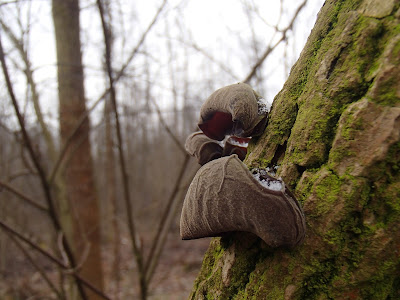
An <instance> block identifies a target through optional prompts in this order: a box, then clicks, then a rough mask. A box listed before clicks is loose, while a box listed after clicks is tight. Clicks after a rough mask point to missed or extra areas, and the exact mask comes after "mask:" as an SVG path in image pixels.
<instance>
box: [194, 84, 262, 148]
mask: <svg viewBox="0 0 400 300" xmlns="http://www.w3.org/2000/svg"><path fill="white" fill-rule="evenodd" d="M262 100H263V99H262V98H261V97H260V96H259V95H258V94H257V93H256V92H255V91H253V89H252V88H251V87H250V86H249V85H248V84H246V83H237V84H232V85H228V86H226V87H223V88H221V89H218V90H216V91H215V92H214V93H212V94H211V96H210V97H209V98H208V99H207V100H206V101H205V102H204V104H203V106H202V107H201V111H200V120H199V123H198V126H199V128H200V129H201V130H202V131H203V132H204V133H205V134H206V135H207V136H208V137H209V138H211V139H214V140H218V141H221V140H223V139H224V138H225V135H235V136H238V137H250V136H255V135H259V134H261V133H262V132H263V130H264V127H265V124H266V121H267V113H268V108H267V106H266V104H265V103H264V102H263V101H262Z"/></svg>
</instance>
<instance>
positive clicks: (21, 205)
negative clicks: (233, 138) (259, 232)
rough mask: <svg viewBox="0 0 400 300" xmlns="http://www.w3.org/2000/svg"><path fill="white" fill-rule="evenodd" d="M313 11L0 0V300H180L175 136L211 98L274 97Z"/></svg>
mask: <svg viewBox="0 0 400 300" xmlns="http://www.w3.org/2000/svg"><path fill="white" fill-rule="evenodd" d="M322 4H323V1H322V0H318V1H316V0H313V1H311V0H309V1H307V0H305V1H302V0H299V1H294V0H273V1H272V0H271V1H261V0H235V1H227V0H220V1H211V0H206V1H195V0H192V1H189V0H182V1H178V0H174V1H172V0H169V1H167V0H157V1H156V0H154V1H128V0H117V1H111V0H97V1H95V0H81V1H78V0H66V1H62V0H53V1H44V0H20V1H18V0H16V1H12V0H8V1H0V41H1V44H0V46H1V47H0V50H1V51H0V58H1V66H2V75H1V80H0V170H1V171H0V299H79V298H81V299H138V298H141V299H186V298H187V296H188V295H189V291H190V290H191V288H192V284H193V280H194V278H195V276H196V274H197V272H198V270H199V268H200V264H201V261H202V256H203V254H204V252H205V251H206V249H207V246H208V243H209V240H208V239H203V240H196V241H181V240H180V237H179V214H180V209H181V204H182V200H183V198H184V196H185V192H186V189H187V187H188V185H189V184H190V181H191V179H192V177H193V176H194V174H195V172H196V171H197V169H198V168H199V166H198V165H197V163H196V162H195V160H194V159H190V157H189V156H188V155H187V154H186V153H185V151H184V148H183V146H182V145H183V143H184V141H185V139H186V136H187V135H188V134H190V133H191V132H193V131H194V130H196V124H197V119H198V116H199V109H200V106H201V104H202V102H203V101H204V100H205V99H206V98H207V97H208V96H209V95H210V94H211V93H212V92H213V91H214V90H216V89H218V88H220V87H223V86H225V85H228V84H232V83H235V82H239V81H244V82H247V83H249V84H250V85H252V86H253V88H254V89H255V90H256V91H258V92H259V93H260V94H261V95H263V96H264V97H265V98H268V99H271V100H272V98H273V97H274V95H275V94H276V93H277V92H278V91H279V89H280V88H281V87H282V85H283V83H284V81H285V79H286V77H287V76H288V73H289V71H290V68H291V66H292V65H293V63H294V62H295V61H296V59H297V57H298V55H299V54H300V51H301V49H302V47H303V45H304V43H305V41H306V39H307V36H308V34H309V32H310V30H311V28H312V26H313V24H314V22H315V19H316V15H317V13H318V11H319V9H320V7H321V6H322ZM81 55H82V58H81Z"/></svg>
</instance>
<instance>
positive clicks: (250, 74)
mask: <svg viewBox="0 0 400 300" xmlns="http://www.w3.org/2000/svg"><path fill="white" fill-rule="evenodd" d="M306 4H307V0H305V1H304V2H303V3H301V4H300V6H299V7H298V8H297V10H296V12H295V14H294V15H293V17H292V19H291V21H290V23H289V25H288V26H286V27H285V28H284V29H282V30H279V32H281V34H282V36H281V38H280V39H279V40H278V41H277V42H276V43H275V44H274V45H273V46H272V47H271V46H270V45H268V47H267V49H266V50H265V51H264V54H263V55H262V56H261V57H260V59H259V60H258V61H257V62H256V63H255V64H254V66H253V67H252V68H251V70H250V72H249V74H248V75H247V76H246V78H245V79H244V80H243V82H245V83H249V82H250V80H251V79H252V78H253V77H254V75H255V74H256V72H257V70H258V69H259V68H260V67H261V65H262V64H263V63H264V61H265V59H266V58H267V57H268V56H269V55H270V54H271V53H272V51H274V50H275V48H276V47H278V45H279V44H280V43H281V42H283V41H284V40H286V34H287V32H288V31H289V30H292V28H293V25H294V22H295V21H296V19H297V16H298V15H299V13H300V11H301V10H302V9H303V8H304V7H305V5H306Z"/></svg>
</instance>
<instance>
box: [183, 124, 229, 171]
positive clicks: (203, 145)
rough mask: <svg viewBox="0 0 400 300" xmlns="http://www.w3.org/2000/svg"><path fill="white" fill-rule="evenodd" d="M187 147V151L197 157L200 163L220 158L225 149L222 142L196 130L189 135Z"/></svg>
mask: <svg viewBox="0 0 400 300" xmlns="http://www.w3.org/2000/svg"><path fill="white" fill-rule="evenodd" d="M185 149H186V152H187V153H189V154H190V155H192V156H194V157H196V158H197V161H198V163H199V164H200V165H204V164H205V163H207V162H209V161H211V160H213V159H217V158H220V157H221V156H222V151H223V149H222V147H221V145H220V143H218V142H217V141H214V140H212V139H210V138H209V137H207V136H206V135H205V134H204V133H203V132H201V131H196V132H194V133H192V134H191V135H189V136H188V137H187V139H186V142H185Z"/></svg>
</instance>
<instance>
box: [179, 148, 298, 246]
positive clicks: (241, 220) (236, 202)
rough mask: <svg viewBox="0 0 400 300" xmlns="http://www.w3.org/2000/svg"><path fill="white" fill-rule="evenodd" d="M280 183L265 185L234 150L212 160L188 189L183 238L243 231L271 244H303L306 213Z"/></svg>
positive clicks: (181, 224) (183, 213) (182, 228)
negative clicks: (232, 153)
mask: <svg viewBox="0 0 400 300" xmlns="http://www.w3.org/2000/svg"><path fill="white" fill-rule="evenodd" d="M275 180H278V179H275ZM281 184H282V188H281V190H271V189H268V188H266V187H264V186H263V185H262V184H261V183H260V182H259V181H258V180H257V179H256V178H254V177H253V175H252V174H251V173H250V171H249V170H248V169H247V168H246V166H245V165H244V164H243V163H242V162H241V161H240V160H239V158H238V157H237V155H235V154H234V155H231V156H228V157H222V158H219V159H216V160H213V161H210V162H209V163H207V164H205V165H204V166H202V167H201V168H200V169H199V171H198V172H197V174H196V176H195V177H194V179H193V181H192V183H191V184H190V186H189V189H188V191H187V194H186V197H185V200H184V203H183V209H182V215H181V220H180V232H181V237H182V239H184V240H187V239H197V238H202V237H210V236H220V235H222V234H224V233H227V232H234V231H244V232H251V233H254V234H256V235H257V236H259V237H260V238H261V239H263V240H264V242H265V243H266V244H267V245H269V246H271V247H280V246H286V247H294V246H296V245H298V244H299V243H301V242H302V241H303V239H304V236H305V220H304V214H303V211H302V209H301V207H300V205H299V203H298V202H297V200H296V199H295V198H294V196H293V195H292V194H291V193H290V192H289V190H288V189H287V188H286V187H285V185H284V183H283V182H281Z"/></svg>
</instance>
